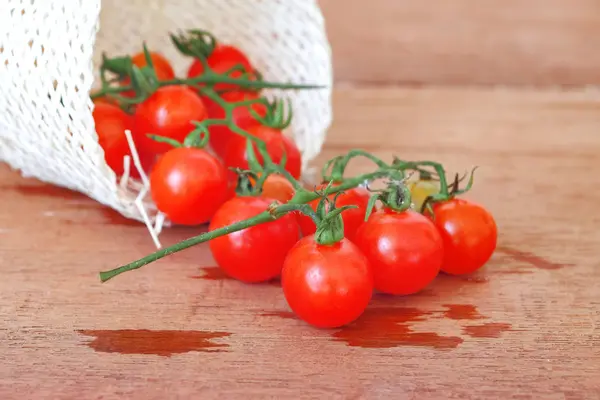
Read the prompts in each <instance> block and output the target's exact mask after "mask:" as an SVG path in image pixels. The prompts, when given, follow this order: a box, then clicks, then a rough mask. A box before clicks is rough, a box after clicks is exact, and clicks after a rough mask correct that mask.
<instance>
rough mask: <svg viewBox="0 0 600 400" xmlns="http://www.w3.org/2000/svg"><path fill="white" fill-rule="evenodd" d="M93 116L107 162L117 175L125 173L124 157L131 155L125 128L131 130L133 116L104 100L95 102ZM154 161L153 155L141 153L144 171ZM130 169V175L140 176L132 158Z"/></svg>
mask: <svg viewBox="0 0 600 400" xmlns="http://www.w3.org/2000/svg"><path fill="white" fill-rule="evenodd" d="M92 116H93V117H94V122H95V124H96V133H97V134H98V143H99V144H100V146H101V147H102V148H103V149H104V159H105V160H106V163H107V164H108V166H109V167H110V168H111V169H112V170H113V171H115V174H117V176H121V175H123V173H124V157H125V156H131V150H130V148H129V143H128V142H127V136H125V130H126V129H129V130H131V128H132V125H133V124H132V118H131V116H129V115H127V114H126V113H125V112H124V111H123V110H121V109H120V108H119V107H117V106H115V105H112V104H110V103H107V102H104V101H99V102H95V106H94V111H93V112H92ZM134 140H135V138H134ZM136 146H137V144H136ZM152 161H153V158H152V157H142V155H140V162H141V163H142V168H144V171H148V170H149V169H150V167H151V165H152ZM129 171H130V173H129V175H130V176H132V177H134V178H139V177H140V174H139V172H138V171H137V169H136V168H135V166H134V165H133V159H131V162H130V169H129Z"/></svg>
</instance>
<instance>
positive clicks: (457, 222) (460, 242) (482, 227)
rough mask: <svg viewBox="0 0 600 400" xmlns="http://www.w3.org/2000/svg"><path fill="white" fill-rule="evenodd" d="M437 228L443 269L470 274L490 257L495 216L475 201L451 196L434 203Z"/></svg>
mask: <svg viewBox="0 0 600 400" xmlns="http://www.w3.org/2000/svg"><path fill="white" fill-rule="evenodd" d="M433 213H434V215H435V218H434V219H433V223H434V224H435V226H436V227H437V229H438V231H439V232H440V235H441V236H442V240H443V242H444V261H443V263H442V271H443V272H445V273H447V274H450V275H463V274H470V273H472V272H475V271H477V270H478V269H479V268H481V267H483V266H484V265H485V263H486V262H487V261H488V260H489V259H490V258H491V257H492V254H493V253H494V250H496V244H497V241H498V228H497V226H496V221H494V217H493V216H492V215H491V214H490V213H489V212H488V211H487V210H486V209H485V208H483V207H482V206H480V205H479V204H476V203H474V202H471V201H468V200H465V199H459V198H454V199H450V200H447V201H442V202H438V203H435V204H433Z"/></svg>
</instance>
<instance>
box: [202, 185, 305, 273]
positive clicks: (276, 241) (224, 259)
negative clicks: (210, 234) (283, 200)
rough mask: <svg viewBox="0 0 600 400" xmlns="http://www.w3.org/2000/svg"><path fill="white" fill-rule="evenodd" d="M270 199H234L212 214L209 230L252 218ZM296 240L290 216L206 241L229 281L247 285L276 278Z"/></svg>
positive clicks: (295, 223)
mask: <svg viewBox="0 0 600 400" xmlns="http://www.w3.org/2000/svg"><path fill="white" fill-rule="evenodd" d="M273 202H274V200H273V199H268V198H265V197H245V196H244V197H234V198H233V199H231V200H229V201H227V202H226V203H225V204H223V205H222V206H221V207H220V208H219V210H217V212H216V214H215V215H214V217H213V219H212V221H211V223H210V226H209V230H210V231H214V230H215V229H218V228H222V227H224V226H227V225H231V224H233V223H236V222H239V221H242V220H244V219H248V218H251V217H254V216H256V215H258V214H260V213H261V212H263V211H265V210H266V209H267V208H268V207H269V205H270V204H272V203H273ZM299 239H300V232H299V229H298V224H297V222H296V219H295V218H294V217H293V215H291V214H287V215H284V216H283V217H281V218H279V219H277V220H274V221H270V222H267V223H264V224H260V225H256V226H252V227H250V228H246V229H242V230H241V231H237V232H232V233H230V234H228V235H225V236H220V237H217V238H215V239H213V240H211V241H210V242H209V247H210V250H211V253H212V255H213V258H214V259H215V261H216V262H217V264H218V265H219V267H221V268H222V269H223V271H224V272H225V273H226V274H227V275H229V276H231V277H232V278H235V279H238V280H240V281H242V282H247V283H259V282H266V281H269V280H272V279H274V278H276V277H278V276H279V275H280V274H281V269H282V268H283V262H284V260H285V257H286V254H287V253H288V251H289V250H290V249H291V248H292V247H293V246H294V245H295V244H296V243H297V242H298V240H299Z"/></svg>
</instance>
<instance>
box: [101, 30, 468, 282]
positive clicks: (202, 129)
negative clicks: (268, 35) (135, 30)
mask: <svg viewBox="0 0 600 400" xmlns="http://www.w3.org/2000/svg"><path fill="white" fill-rule="evenodd" d="M171 40H172V42H173V44H174V45H175V46H176V47H177V49H178V50H179V51H180V52H181V53H182V54H184V55H187V56H191V57H194V58H195V59H196V60H197V61H198V62H199V63H200V65H201V67H202V72H201V73H200V75H198V76H194V77H188V78H185V79H182V78H173V79H159V78H158V75H157V72H156V69H155V66H154V64H153V58H152V54H151V53H150V51H149V50H148V48H147V47H146V45H145V44H144V46H143V55H144V57H145V64H146V65H145V66H142V67H138V66H136V65H134V63H133V61H132V58H131V57H129V56H127V57H117V58H112V59H109V58H107V57H106V56H104V58H103V63H102V66H101V67H100V75H101V82H102V88H101V89H100V90H98V91H97V92H95V93H94V94H92V95H91V97H92V99H98V98H102V97H107V98H108V99H109V100H111V101H113V102H115V103H117V104H118V105H119V106H120V107H121V108H122V109H124V110H126V111H130V109H131V108H132V107H135V105H137V104H140V103H143V102H144V101H145V100H147V99H148V98H149V97H150V96H151V95H152V94H153V93H155V92H156V91H157V90H158V89H159V88H161V87H164V86H172V85H183V86H188V87H190V88H192V89H194V90H195V91H197V92H198V94H199V95H200V96H201V97H203V98H204V99H207V100H209V101H211V102H213V103H215V104H216V105H217V106H219V107H221V108H222V110H223V111H224V116H223V117H222V118H207V119H204V120H201V121H190V122H191V125H190V126H193V127H194V129H193V130H191V132H190V133H189V134H188V135H187V137H186V138H185V139H184V140H183V141H182V142H179V141H177V140H174V139H173V138H169V137H161V136H156V135H151V134H147V136H149V137H150V138H151V139H154V140H155V141H158V142H162V143H166V144H169V145H171V146H172V147H198V148H202V147H204V146H205V145H206V144H207V143H208V141H209V136H210V132H209V130H210V128H211V127H213V126H224V127H227V128H228V129H229V130H231V132H233V133H235V134H237V135H239V136H241V137H243V138H245V144H246V155H247V161H248V167H249V171H245V170H240V169H238V170H237V171H236V172H237V173H238V176H239V180H240V182H239V183H240V185H239V189H240V193H243V194H244V195H257V194H260V193H261V191H262V189H263V186H264V185H265V183H266V182H267V180H268V179H269V177H270V176H272V175H281V176H282V177H284V178H285V179H287V180H288V181H289V182H290V183H291V185H292V186H293V189H294V190H295V193H294V195H293V197H292V198H291V200H289V201H288V202H287V203H285V204H281V203H273V204H271V206H269V207H268V208H267V209H266V210H265V211H262V212H260V213H259V214H257V215H255V216H253V217H251V218H248V219H245V220H241V221H238V222H235V223H232V224H230V225H227V226H221V227H218V228H216V229H214V230H211V231H209V232H206V233H203V234H200V235H197V236H194V237H191V238H189V239H186V240H183V241H181V242H179V243H176V244H174V245H172V246H169V247H166V248H163V249H160V250H158V251H156V252H154V253H152V254H149V255H147V256H145V257H143V258H141V259H138V260H136V261H134V262H131V263H128V264H126V265H123V266H120V267H118V268H115V269H112V270H109V271H103V272H100V280H101V281H102V282H106V281H108V280H110V279H112V278H114V277H116V276H118V275H120V274H122V273H124V272H128V271H132V270H135V269H139V268H141V267H143V266H145V265H147V264H150V263H152V262H154V261H156V260H159V259H161V258H163V257H166V256H168V255H170V254H173V253H176V252H178V251H181V250H184V249H186V248H189V247H192V246H195V245H197V244H200V243H204V242H208V241H210V240H213V239H215V238H218V237H221V236H224V235H228V234H231V233H233V232H236V231H241V230H243V229H247V228H250V227H254V226H256V225H260V224H264V223H268V222H270V221H274V220H277V219H279V218H282V217H283V216H285V215H287V214H289V213H302V214H305V215H306V216H308V217H309V218H311V219H312V220H313V221H314V223H315V224H316V226H317V229H316V230H317V231H316V235H315V242H316V243H317V244H318V245H325V246H326V245H331V244H333V243H336V242H339V241H340V240H342V239H343V238H344V227H343V221H342V218H341V214H342V213H343V212H344V211H346V210H348V209H350V208H353V207H352V206H348V205H346V206H341V207H339V208H336V207H335V202H336V200H337V196H338V195H340V194H342V193H343V192H344V191H347V190H352V189H354V188H357V187H358V186H365V185H368V184H369V183H370V182H372V181H375V180H380V179H385V180H387V186H386V188H385V189H382V190H374V191H371V192H372V193H373V194H372V196H371V197H370V200H369V202H368V206H367V207H366V210H365V215H364V219H365V220H367V219H368V218H369V216H370V215H371V213H372V212H373V210H374V208H375V206H376V204H377V203H378V202H379V203H382V204H383V205H384V207H385V208H387V209H390V210H393V211H395V212H398V213H401V212H403V211H405V210H407V209H408V208H409V207H410V205H411V192H410V190H409V189H408V188H407V186H406V184H405V183H406V180H407V172H417V173H419V174H421V175H422V176H425V177H427V178H428V179H436V180H437V181H438V182H439V192H437V193H434V194H432V195H430V196H428V197H427V199H426V200H425V201H424V203H423V209H422V210H421V211H422V212H430V213H431V214H432V215H433V210H432V205H433V204H435V203H436V202H441V201H444V200H448V199H451V198H453V197H455V196H457V195H460V194H462V193H464V192H466V191H468V190H470V189H471V186H472V185H473V172H474V170H473V172H472V173H471V176H470V179H469V181H468V184H467V185H466V187H465V188H464V189H460V188H459V183H460V180H461V179H460V178H459V177H458V175H457V176H456V177H455V179H454V180H453V182H452V183H451V184H450V185H449V184H448V182H447V179H446V174H445V171H444V168H443V166H442V165H441V164H439V163H436V162H433V161H406V160H401V159H399V158H394V159H393V161H392V162H391V163H386V162H385V161H383V160H382V159H380V158H378V157H376V156H374V155H373V154H371V153H368V152H366V151H364V150H360V149H355V150H351V151H349V152H348V153H347V154H345V155H341V156H337V157H334V158H333V159H331V160H329V161H328V162H326V163H325V165H324V166H323V169H322V171H321V181H322V182H323V183H324V184H325V185H326V187H325V188H323V189H322V190H316V188H315V190H312V191H311V190H307V189H305V188H304V187H303V185H302V184H301V183H300V182H299V181H298V179H297V178H296V177H294V176H293V175H292V173H290V172H289V171H288V170H287V169H286V163H287V161H288V160H287V158H288V155H287V153H286V152H285V151H284V152H283V155H282V157H281V160H279V161H278V162H275V161H274V160H273V157H272V156H271V154H270V153H269V149H268V148H267V143H266V142H265V141H264V140H262V139H261V138H259V137H257V135H254V134H252V133H251V132H249V131H248V130H247V129H244V128H242V127H240V126H238V124H236V122H235V118H234V110H236V109H239V108H240V107H242V108H246V109H247V110H248V112H249V114H250V115H251V116H252V118H254V119H255V120H256V121H257V122H258V123H259V124H261V125H262V126H265V127H269V128H272V129H276V130H283V129H285V128H287V127H288V126H289V125H290V123H291V121H292V118H293V111H292V106H291V104H290V102H287V101H284V100H282V99H272V100H268V99H266V98H264V97H256V98H250V99H242V100H240V101H226V100H225V99H224V98H223V97H222V94H223V93H224V92H226V91H227V90H241V91H258V90H260V89H265V88H277V89H318V88H322V87H323V86H320V85H304V84H288V83H276V82H267V81H264V80H263V79H262V76H261V75H260V74H259V73H257V72H256V71H249V70H248V69H247V68H245V67H244V66H243V65H241V64H237V65H234V66H233V67H231V68H229V69H228V70H227V71H225V72H216V71H214V70H213V69H212V68H211V66H210V64H209V62H208V58H209V57H210V55H211V53H212V52H213V51H214V50H215V46H216V41H215V39H214V37H213V36H212V35H210V34H209V33H207V32H204V31H199V30H193V31H189V32H188V34H187V35H184V34H179V35H171ZM109 73H110V74H112V75H113V77H109V75H108V74H109ZM234 75H236V76H234ZM124 82H125V83H124ZM128 82H130V83H128ZM223 84H227V85H226V86H228V88H226V89H220V88H219V87H221V88H222V87H223ZM229 86H232V87H233V89H231V88H229ZM125 92H129V93H133V95H132V96H131V97H129V96H125V95H124V93H125ZM256 105H260V106H261V107H264V109H265V112H264V115H263V114H259V113H258V112H257V111H256V110H255V108H254V106H256ZM186 132H187V131H186ZM359 157H360V158H364V159H367V160H369V161H370V162H372V163H373V164H374V166H375V170H374V171H372V172H369V173H366V174H362V175H358V176H354V177H345V172H346V169H347V166H348V164H349V163H350V161H352V160H353V159H355V158H359ZM259 159H260V160H259ZM331 197H333V198H331ZM319 199H320V201H319V203H318V207H316V210H315V209H313V208H312V207H311V206H310V205H309V204H308V203H310V202H314V201H316V200H319Z"/></svg>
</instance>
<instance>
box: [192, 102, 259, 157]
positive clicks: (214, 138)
mask: <svg viewBox="0 0 600 400" xmlns="http://www.w3.org/2000/svg"><path fill="white" fill-rule="evenodd" d="M221 98H222V99H223V100H224V101H226V102H228V103H234V102H239V101H245V100H254V99H258V94H256V93H250V92H239V91H234V92H225V93H223V94H222V95H221ZM202 101H203V102H204V104H205V106H206V110H207V113H208V118H211V119H213V118H214V119H224V118H225V110H224V109H223V107H221V106H220V105H218V104H217V103H215V102H214V101H212V100H211V99H209V98H207V97H202ZM252 109H253V110H254V111H255V112H256V113H258V115H260V116H261V117H265V116H266V114H267V107H265V105H264V104H260V103H256V104H253V105H252ZM232 117H233V122H234V123H235V124H236V125H237V126H238V127H239V128H242V129H244V130H247V129H248V128H250V127H252V126H255V125H260V123H259V122H258V121H257V120H256V119H255V118H254V117H253V116H252V114H251V113H250V110H249V109H248V107H245V106H244V107H236V108H235V109H234V110H233V113H232ZM208 131H209V133H210V147H211V148H212V149H213V150H214V152H215V153H216V154H217V155H218V156H220V157H221V158H223V157H225V154H227V149H228V147H229V144H230V142H232V141H240V142H244V143H245V140H246V139H245V138H244V137H242V136H241V135H238V134H237V133H235V132H233V131H232V130H231V129H229V127H227V126H224V125H212V126H210V127H209V128H208Z"/></svg>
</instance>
